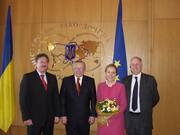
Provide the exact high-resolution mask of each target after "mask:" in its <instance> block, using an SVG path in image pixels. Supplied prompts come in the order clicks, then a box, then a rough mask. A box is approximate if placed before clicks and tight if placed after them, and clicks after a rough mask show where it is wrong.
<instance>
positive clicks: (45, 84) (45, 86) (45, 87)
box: [40, 75, 47, 91]
mask: <svg viewBox="0 0 180 135" xmlns="http://www.w3.org/2000/svg"><path fill="white" fill-rule="evenodd" d="M40 77H41V82H42V84H43V86H44V89H45V91H47V83H46V81H45V80H44V75H40Z"/></svg>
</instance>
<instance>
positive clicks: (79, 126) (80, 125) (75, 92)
mask: <svg viewBox="0 0 180 135" xmlns="http://www.w3.org/2000/svg"><path fill="white" fill-rule="evenodd" d="M73 71H74V75H71V76H69V77H65V78H64V79H63V81H62V86H61V91H60V110H61V121H62V123H63V124H64V125H65V126H66V134H67V135H89V130H90V125H91V124H93V123H94V121H95V117H96V110H95V107H96V88H95V81H94V79H93V78H91V77H88V76H85V75H84V71H85V63H84V62H83V61H75V62H74V63H73Z"/></svg>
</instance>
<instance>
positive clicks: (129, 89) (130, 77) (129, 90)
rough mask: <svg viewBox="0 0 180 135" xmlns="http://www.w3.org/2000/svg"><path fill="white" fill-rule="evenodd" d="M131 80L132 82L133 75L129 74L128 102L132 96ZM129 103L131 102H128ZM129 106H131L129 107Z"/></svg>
mask: <svg viewBox="0 0 180 135" xmlns="http://www.w3.org/2000/svg"><path fill="white" fill-rule="evenodd" d="M131 82H132V75H131V76H129V78H128V81H127V90H126V92H127V97H128V103H130V96H131ZM128 105H129V104H128ZM128 108H129V107H128Z"/></svg>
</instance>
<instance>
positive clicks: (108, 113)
mask: <svg viewBox="0 0 180 135" xmlns="http://www.w3.org/2000/svg"><path fill="white" fill-rule="evenodd" d="M96 110H97V113H98V121H97V122H98V125H99V126H103V125H107V126H108V120H109V119H110V118H111V117H112V116H114V115H116V114H117V113H119V111H120V108H119V105H118V104H117V102H116V100H115V99H113V100H111V99H105V100H103V101H100V102H98V103H97V105H96Z"/></svg>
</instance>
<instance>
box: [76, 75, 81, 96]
mask: <svg viewBox="0 0 180 135" xmlns="http://www.w3.org/2000/svg"><path fill="white" fill-rule="evenodd" d="M79 81H80V78H79V77H78V78H77V82H76V89H77V93H78V96H79V93H80V87H81V86H80V82H79Z"/></svg>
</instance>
